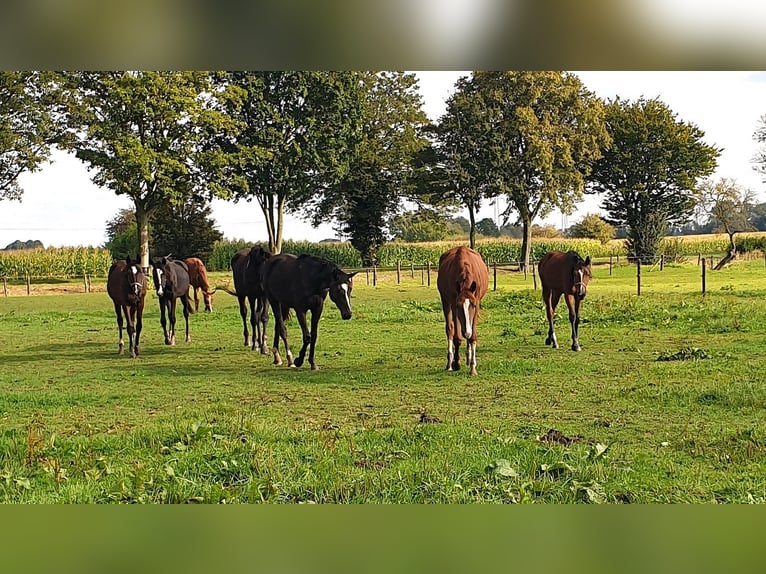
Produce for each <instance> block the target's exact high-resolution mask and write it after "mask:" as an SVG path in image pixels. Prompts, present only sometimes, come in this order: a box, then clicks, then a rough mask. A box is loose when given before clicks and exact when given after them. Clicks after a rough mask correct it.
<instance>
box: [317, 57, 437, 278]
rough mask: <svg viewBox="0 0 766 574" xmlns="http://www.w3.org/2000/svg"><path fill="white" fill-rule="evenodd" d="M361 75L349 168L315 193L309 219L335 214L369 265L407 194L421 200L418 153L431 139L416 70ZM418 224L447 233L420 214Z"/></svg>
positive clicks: (423, 230) (421, 228)
mask: <svg viewBox="0 0 766 574" xmlns="http://www.w3.org/2000/svg"><path fill="white" fill-rule="evenodd" d="M359 80H360V86H361V92H360V96H361V99H360V103H361V112H362V124H361V129H360V133H359V139H358V141H357V145H356V146H355V147H354V149H353V150H349V162H350V165H349V169H348V170H347V171H346V172H345V173H344V174H343V175H342V177H340V178H339V179H338V180H337V181H336V182H334V183H332V184H330V185H328V186H327V187H325V188H324V189H323V190H322V191H321V193H319V194H317V195H316V196H315V197H314V199H313V201H312V206H313V213H312V216H311V221H312V223H313V224H314V225H316V224H318V223H319V222H321V221H326V220H328V219H335V220H336V221H337V222H338V228H339V231H340V232H341V233H342V234H343V235H345V236H347V237H348V238H349V241H350V243H351V245H353V246H354V248H355V249H356V250H357V251H359V253H360V255H361V256H362V261H363V262H364V264H365V265H369V264H370V263H372V262H373V261H375V259H376V253H377V250H378V248H379V247H380V246H381V245H382V244H383V243H384V242H385V240H386V239H387V237H386V226H387V225H386V224H387V222H388V221H389V220H390V219H391V217H392V216H394V215H395V214H396V213H397V212H399V211H400V210H401V209H402V205H403V204H404V201H405V199H411V200H414V201H415V202H416V203H419V202H420V201H421V200H420V198H419V196H418V192H419V190H421V189H422V188H421V187H419V185H418V184H419V181H418V179H417V177H416V173H417V167H416V158H417V157H418V154H419V153H420V152H421V151H422V150H424V149H425V148H426V145H427V143H428V142H427V140H426V139H425V137H424V136H423V135H422V133H421V132H422V129H423V128H424V127H425V126H426V125H427V124H428V119H427V117H426V115H425V113H424V112H423V111H422V104H423V101H422V98H421V96H420V93H419V92H418V89H417V78H416V77H415V76H414V75H413V74H405V73H403V72H363V73H360V74H359ZM405 220H406V218H405V219H404V220H400V221H401V222H404V221H405ZM417 226H418V227H419V229H418V230H417V231H415V230H414V229H413V228H410V231H412V232H413V233H414V234H415V236H418V237H423V236H426V235H428V234H430V233H434V232H438V233H446V231H445V230H443V229H441V230H438V231H437V229H436V228H434V227H433V220H431V221H426V220H423V219H421V220H420V221H418V222H417Z"/></svg>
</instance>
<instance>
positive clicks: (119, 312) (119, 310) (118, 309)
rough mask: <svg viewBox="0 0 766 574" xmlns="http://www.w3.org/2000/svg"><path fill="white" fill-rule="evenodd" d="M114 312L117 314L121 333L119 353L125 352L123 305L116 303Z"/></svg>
mask: <svg viewBox="0 0 766 574" xmlns="http://www.w3.org/2000/svg"><path fill="white" fill-rule="evenodd" d="M114 312H115V313H116V314H117V331H118V332H119V334H120V348H119V350H118V351H117V354H118V355H123V354H125V342H124V341H123V340H122V307H121V306H120V305H119V304H118V303H115V304H114Z"/></svg>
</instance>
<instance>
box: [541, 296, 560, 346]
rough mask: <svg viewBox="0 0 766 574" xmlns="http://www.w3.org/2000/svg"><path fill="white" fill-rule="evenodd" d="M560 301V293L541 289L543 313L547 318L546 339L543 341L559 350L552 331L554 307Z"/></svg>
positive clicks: (554, 317) (554, 316)
mask: <svg viewBox="0 0 766 574" xmlns="http://www.w3.org/2000/svg"><path fill="white" fill-rule="evenodd" d="M560 299H561V293H560V292H558V291H557V292H556V293H555V294H554V292H553V290H552V289H550V288H545V289H543V300H544V301H545V313H546V315H547V317H548V338H547V339H545V344H546V345H550V346H551V347H552V348H554V349H558V348H559V342H558V341H557V340H556V333H555V332H554V331H553V323H554V321H555V319H556V306H557V305H558V304H559V300H560Z"/></svg>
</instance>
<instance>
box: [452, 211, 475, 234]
mask: <svg viewBox="0 0 766 574" xmlns="http://www.w3.org/2000/svg"><path fill="white" fill-rule="evenodd" d="M450 222H451V223H454V224H455V225H457V226H458V227H459V228H460V230H461V231H462V232H463V233H469V232H470V231H471V222H470V221H468V220H467V219H466V218H465V217H463V216H462V215H457V216H455V217H452V218H451V219H450Z"/></svg>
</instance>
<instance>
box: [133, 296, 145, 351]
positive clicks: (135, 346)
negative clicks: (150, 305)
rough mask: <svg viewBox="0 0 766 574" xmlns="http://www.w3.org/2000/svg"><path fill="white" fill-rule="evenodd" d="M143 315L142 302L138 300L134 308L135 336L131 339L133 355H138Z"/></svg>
mask: <svg viewBox="0 0 766 574" xmlns="http://www.w3.org/2000/svg"><path fill="white" fill-rule="evenodd" d="M143 317H144V302H143V300H140V301H139V303H138V307H137V309H136V321H135V326H136V338H135V340H134V341H133V349H134V351H135V353H136V354H135V355H134V357H138V354H139V353H140V352H141V351H140V347H139V343H138V340H139V339H140V338H141V329H143V327H144V319H143Z"/></svg>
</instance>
